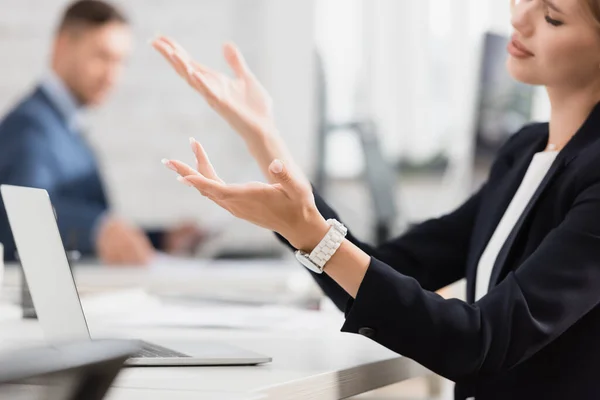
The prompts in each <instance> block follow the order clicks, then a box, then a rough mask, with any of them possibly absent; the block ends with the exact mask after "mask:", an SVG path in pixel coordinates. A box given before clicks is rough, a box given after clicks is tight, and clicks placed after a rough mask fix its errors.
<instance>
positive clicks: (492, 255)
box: [475, 151, 558, 301]
mask: <svg viewBox="0 0 600 400" xmlns="http://www.w3.org/2000/svg"><path fill="white" fill-rule="evenodd" d="M557 155H558V151H546V152H541V153H536V154H535V155H534V156H533V159H532V160H531V164H529V168H528V169H527V173H526V174H525V177H524V178H523V181H522V182H521V186H519V189H518V190H517V192H516V193H515V196H514V197H513V199H512V201H511V203H510V205H509V206H508V208H507V209H506V211H505V212H504V216H503V217H502V219H501V220H500V223H499V224H498V226H497V227H496V230H495V231H494V234H493V235H492V238H491V239H490V241H489V242H488V244H487V246H486V248H485V251H484V252H483V254H482V255H481V258H480V259H479V264H478V266H477V280H476V282H475V301H477V300H479V299H480V298H482V297H483V296H485V294H486V293H487V291H488V286H489V283H490V278H491V276H492V269H493V267H494V263H495V262H496V258H498V253H500V249H501V248H502V246H503V245H504V243H505V242H506V239H507V238H508V235H510V233H511V231H512V229H513V228H514V226H515V224H516V223H517V221H518V220H519V218H520V217H521V214H523V211H525V207H527V204H528V203H529V201H530V200H531V198H532V197H533V195H534V193H535V191H536V190H537V188H538V187H539V186H540V184H541V183H542V180H543V179H544V177H545V176H546V174H547V173H548V170H550V167H551V166H552V163H553V162H554V160H555V159H556V156H557Z"/></svg>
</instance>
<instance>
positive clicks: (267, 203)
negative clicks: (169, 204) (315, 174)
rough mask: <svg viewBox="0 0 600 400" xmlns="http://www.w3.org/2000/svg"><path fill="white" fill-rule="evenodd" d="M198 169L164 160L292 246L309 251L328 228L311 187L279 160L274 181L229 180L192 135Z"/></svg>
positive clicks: (207, 193)
mask: <svg viewBox="0 0 600 400" xmlns="http://www.w3.org/2000/svg"><path fill="white" fill-rule="evenodd" d="M190 143H191V146H192V150H193V151H194V154H195V156H196V161H197V169H193V168H191V167H190V166H188V165H186V164H185V163H183V162H181V161H177V160H166V159H165V160H163V164H165V165H166V166H167V167H169V168H170V169H172V170H174V171H175V172H177V173H178V174H179V175H180V177H179V178H178V179H179V180H180V181H181V182H182V183H184V184H186V185H188V186H193V187H195V188H196V189H197V190H198V191H199V192H200V193H201V194H202V195H203V196H205V197H207V198H209V199H210V200H212V201H213V202H215V203H216V204H218V205H219V206H221V207H222V208H224V209H225V210H227V211H229V212H230V213H231V214H233V215H234V216H236V217H238V218H241V219H244V220H246V221H249V222H251V223H253V224H255V225H258V226H261V227H263V228H266V229H270V230H272V231H275V232H277V233H279V234H280V235H282V236H283V237H285V238H286V239H287V240H288V241H289V242H290V244H291V245H292V246H294V247H295V248H297V249H301V250H303V251H306V252H310V251H312V250H313V248H314V247H316V246H317V244H318V243H319V241H320V240H321V239H322V238H323V237H324V236H325V234H326V233H327V231H328V230H329V225H328V224H327V222H326V221H325V219H324V218H323V217H322V216H321V214H320V213H319V211H318V210H317V207H316V205H315V198H314V195H313V193H312V188H311V187H310V185H309V184H308V183H307V182H306V181H305V180H303V179H298V178H297V177H295V176H294V175H293V173H292V172H291V171H290V170H288V169H287V168H286V166H285V165H284V164H283V163H282V162H281V161H280V160H274V161H273V162H272V163H271V165H270V166H269V173H270V174H271V175H272V178H273V182H275V183H273V184H265V183H260V182H251V183H247V184H226V183H225V182H223V180H221V179H220V178H219V177H218V175H217V174H216V172H215V170H214V168H213V166H212V165H211V163H210V161H209V159H208V157H207V155H206V153H205V152H204V149H203V148H202V146H201V145H200V143H198V142H197V141H195V140H194V139H190Z"/></svg>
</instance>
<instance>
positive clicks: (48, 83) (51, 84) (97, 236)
mask: <svg viewBox="0 0 600 400" xmlns="http://www.w3.org/2000/svg"><path fill="white" fill-rule="evenodd" d="M131 42H132V38H131V32H130V29H129V26H128V23H127V20H126V18H125V16H124V15H123V14H121V12H120V11H119V10H117V9H116V8H115V7H113V6H112V5H110V4H108V3H105V2H103V1H100V0H81V1H77V2H75V3H73V4H71V5H70V6H69V7H68V8H67V10H66V11H65V13H64V15H63V18H62V20H61V22H60V25H59V27H58V30H57V33H56V36H55V39H54V43H53V48H52V64H51V68H50V70H49V71H48V72H47V73H46V75H45V77H44V78H43V80H42V81H41V83H40V84H39V86H38V87H37V88H36V89H35V90H34V91H33V93H31V94H30V95H28V96H27V97H26V98H25V99H24V100H23V101H22V102H21V103H20V104H18V105H17V106H16V107H15V108H14V109H13V110H12V111H10V112H9V113H8V115H6V117H5V118H4V120H2V121H1V122H0V184H11V185H19V186H31V187H38V188H44V189H46V190H48V192H49V193H50V197H51V199H52V201H53V204H54V207H55V208H56V212H57V216H58V225H59V228H60V232H61V235H62V237H63V242H64V244H65V246H66V247H67V249H69V250H78V251H80V252H81V253H83V254H95V255H97V256H98V257H100V258H101V259H102V260H103V261H105V262H107V263H110V264H145V263H147V262H148V261H150V260H151V258H152V256H153V254H154V249H155V248H157V249H162V250H165V251H167V252H170V253H183V252H186V251H191V250H192V249H193V248H194V247H195V246H196V245H197V244H198V242H199V240H200V232H199V231H198V230H197V229H196V228H195V227H194V226H192V225H185V226H180V227H178V228H176V229H173V230H171V231H168V232H144V231H142V230H140V229H139V228H137V227H135V226H132V225H130V224H128V223H127V222H125V221H123V220H122V219H120V218H118V217H116V216H115V215H113V214H111V213H110V211H109V205H108V201H107V198H106V193H105V190H104V187H103V185H102V179H101V176H100V174H99V171H98V166H97V164H96V161H95V158H94V154H93V152H92V151H91V149H90V148H89V147H88V146H87V144H86V143H85V139H84V137H82V135H81V131H80V129H81V126H80V120H79V118H80V112H81V110H82V109H83V108H85V107H92V106H98V105H100V104H102V103H103V102H104V100H105V99H106V96H107V94H108V93H109V91H110V90H111V89H112V88H113V87H114V86H115V84H116V83H117V80H118V78H119V76H120V75H121V70H122V68H123V62H124V60H125V59H126V57H127V56H128V54H129V52H130V50H131ZM140 200H141V199H140ZM0 242H2V243H4V245H5V258H6V259H8V260H10V259H12V258H14V256H15V244H14V241H13V238H12V234H11V231H10V228H9V225H8V220H7V217H6V213H5V210H4V206H3V205H2V204H0Z"/></svg>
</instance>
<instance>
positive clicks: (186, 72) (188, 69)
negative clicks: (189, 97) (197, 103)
mask: <svg viewBox="0 0 600 400" xmlns="http://www.w3.org/2000/svg"><path fill="white" fill-rule="evenodd" d="M171 59H172V61H173V64H174V65H175V69H176V70H177V73H178V74H179V75H180V76H181V77H182V78H184V79H185V80H186V81H188V83H190V84H191V78H192V73H193V72H194V69H193V67H192V65H191V64H190V61H189V60H188V59H186V58H185V57H184V56H183V55H181V53H179V52H177V51H176V52H174V53H173V55H172V56H171Z"/></svg>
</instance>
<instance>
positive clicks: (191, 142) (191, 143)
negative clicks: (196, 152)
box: [190, 137, 196, 150]
mask: <svg viewBox="0 0 600 400" xmlns="http://www.w3.org/2000/svg"><path fill="white" fill-rule="evenodd" d="M195 143H196V139H194V138H193V137H191V138H190V145H191V146H192V150H193V149H194V144H195Z"/></svg>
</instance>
